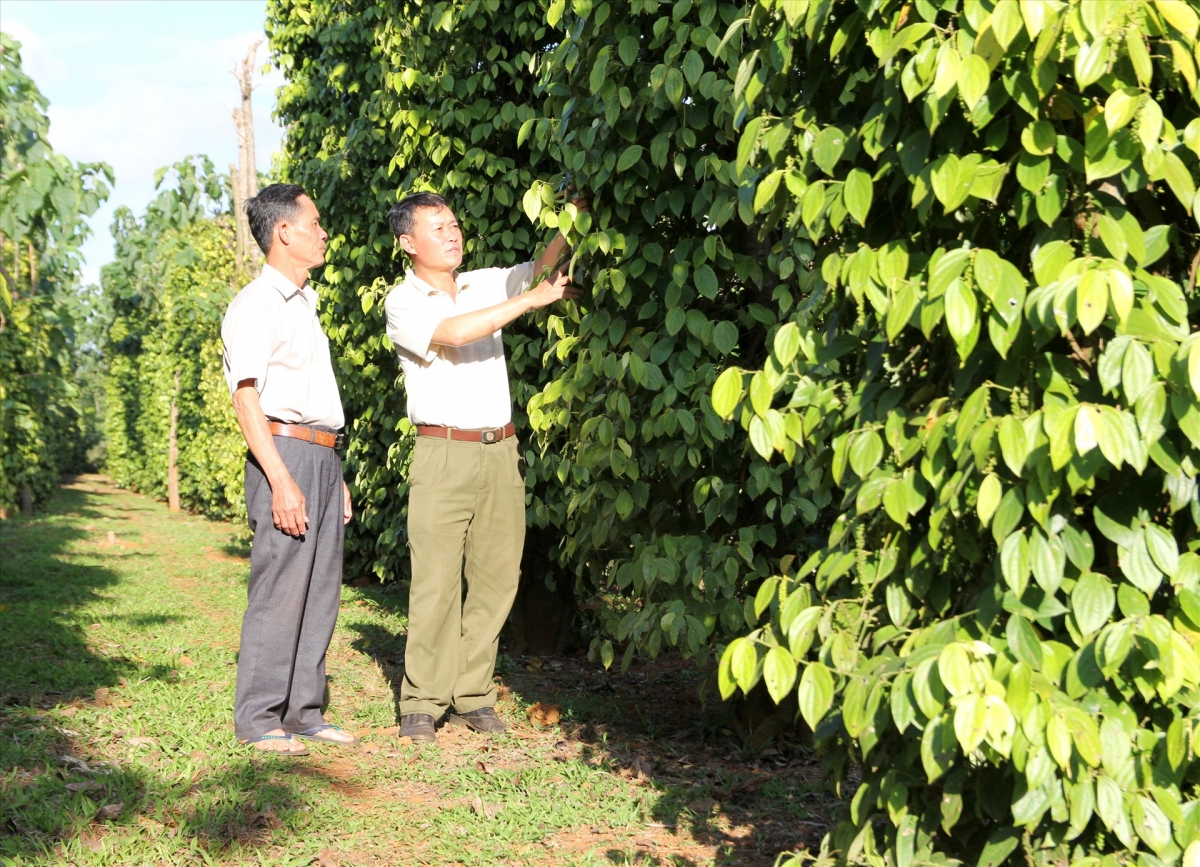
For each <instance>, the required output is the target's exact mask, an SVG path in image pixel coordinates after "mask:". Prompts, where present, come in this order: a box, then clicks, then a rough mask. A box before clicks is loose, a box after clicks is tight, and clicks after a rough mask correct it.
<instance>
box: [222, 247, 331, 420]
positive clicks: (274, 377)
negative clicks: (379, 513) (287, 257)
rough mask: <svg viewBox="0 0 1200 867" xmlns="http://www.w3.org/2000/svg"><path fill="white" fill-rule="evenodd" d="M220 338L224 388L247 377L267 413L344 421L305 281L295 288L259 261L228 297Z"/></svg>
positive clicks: (233, 388)
mask: <svg viewBox="0 0 1200 867" xmlns="http://www.w3.org/2000/svg"><path fill="white" fill-rule="evenodd" d="M221 340H222V341H223V342H224V344H225V354H224V357H223V361H224V366H225V380H226V382H228V383H229V392H230V394H232V393H233V392H234V391H236V390H237V385H238V383H239V382H242V381H243V380H247V379H253V380H254V386H255V388H256V389H257V390H258V400H259V403H260V404H261V405H262V409H263V412H264V413H265V414H266V415H267V416H268V417H269V418H275V419H279V421H282V422H287V423H289V424H307V425H321V426H323V427H329V428H333V429H335V430H337V429H340V428H341V427H342V425H343V424H345V420H346V419H345V415H344V414H343V413H342V398H341V395H340V394H338V387H337V380H335V379H334V377H333V360H332V359H331V357H330V354H329V338H328V337H326V336H325V332H324V331H322V330H321V321H320V320H319V319H318V318H317V292H316V290H315V289H313V288H312V287H311V286H307V285H306V286H304V287H303V288H301V287H299V286H297V285H296V284H295V283H293V282H292V281H291V280H289V279H288V278H287V277H285V276H283V274H281V273H280V272H279V271H277V270H275V269H274V268H272V267H271V266H270V265H264V266H263V269H262V273H261V274H260V275H259V276H258V277H257V278H256V279H255V280H252V281H251V282H250V283H249V284H248V285H247V286H246V288H245V289H243V290H242V291H241V292H239V293H238V294H237V296H236V297H234V299H233V301H231V302H230V304H229V309H228V310H226V311H225V320H224V322H222V324H221Z"/></svg>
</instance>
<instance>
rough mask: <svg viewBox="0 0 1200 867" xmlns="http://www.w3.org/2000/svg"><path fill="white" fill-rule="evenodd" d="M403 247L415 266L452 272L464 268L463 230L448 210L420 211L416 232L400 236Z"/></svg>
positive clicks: (417, 217)
mask: <svg viewBox="0 0 1200 867" xmlns="http://www.w3.org/2000/svg"><path fill="white" fill-rule="evenodd" d="M400 246H401V247H402V248H403V249H404V252H406V253H408V255H410V256H412V258H413V262H415V263H417V264H418V265H421V266H423V267H426V268H430V269H433V270H435V271H453V270H454V269H456V268H457V267H458V266H459V265H461V264H462V258H463V252H462V229H460V228H459V226H458V220H456V219H455V217H454V212H453V211H451V210H450V209H449V208H418V209H417V212H416V213H415V214H414V215H413V230H412V232H411V233H410V234H407V235H401V236H400Z"/></svg>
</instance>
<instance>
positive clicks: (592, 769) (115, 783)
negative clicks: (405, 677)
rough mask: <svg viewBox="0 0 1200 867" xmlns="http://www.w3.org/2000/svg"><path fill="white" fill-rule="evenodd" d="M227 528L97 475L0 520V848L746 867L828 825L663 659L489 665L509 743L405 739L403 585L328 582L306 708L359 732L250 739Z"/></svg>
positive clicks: (820, 801) (774, 756)
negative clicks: (239, 722)
mask: <svg viewBox="0 0 1200 867" xmlns="http://www.w3.org/2000/svg"><path fill="white" fill-rule="evenodd" d="M236 538H237V534H236V532H235V528H233V527H232V526H231V525H228V524H221V523H216V522H212V521H207V520H204V519H202V518H198V517H196V516H192V515H186V514H179V513H171V512H168V511H167V510H166V508H165V507H164V506H162V505H161V504H159V503H157V502H155V501H153V500H151V499H149V498H147V497H143V496H139V495H136V494H132V493H129V492H127V491H122V490H118V489H116V488H114V487H112V486H111V485H109V484H108V483H107V481H106V480H105V479H103V478H102V477H99V476H83V477H80V478H78V479H76V480H75V481H74V482H73V483H71V484H68V485H65V486H64V487H63V489H62V490H61V492H60V494H59V495H58V496H57V498H56V499H55V500H54V501H53V502H52V503H50V504H48V506H47V507H46V509H45V511H44V512H43V513H42V514H40V515H39V516H37V517H36V518H33V519H15V520H10V521H6V522H3V523H0V660H2V662H0V863H3V864H4V865H6V867H7V865H35V864H36V865H42V864H71V865H75V864H77V865H126V864H129V865H141V864H145V865H182V864H197V865H200V864H204V865H212V864H224V865H241V864H256V865H263V867H266V865H281V867H282V865H310V864H313V865H321V867H339V865H407V864H414V865H415V864H422V865H424V864H430V865H442V864H460V865H491V864H513V865H516V864H522V865H524V864H529V865H597V867H598V865H605V867H612V865H625V864H629V865H634V864H636V865H664V867H665V865H710V864H721V865H733V864H740V865H748V867H749V865H770V864H773V863H774V861H775V856H776V855H777V854H778V853H779V852H780V851H781V850H785V849H795V848H798V847H802V846H806V845H807V846H814V845H815V844H816V843H817V842H818V841H819V840H820V837H821V836H822V834H823V833H824V832H825V831H826V830H827V829H828V827H829V824H830V822H831V820H832V814H833V810H834V804H833V802H831V801H830V800H829V799H828V798H827V797H826V796H824V795H821V794H820V793H819V792H820V789H819V771H818V769H817V766H816V765H815V763H814V761H813V760H812V758H811V757H810V756H809V755H808V753H807V752H806V751H805V750H804V749H803V748H800V747H789V746H779V745H776V746H774V747H769V748H767V749H766V750H763V751H761V752H759V753H758V754H757V755H754V756H748V755H744V754H743V753H742V752H740V750H739V749H738V745H739V743H740V741H739V739H738V738H736V737H733V736H731V735H730V734H729V732H728V731H727V730H726V729H724V728H722V723H721V719H722V717H721V715H720V712H719V711H718V710H714V709H713V708H712V707H710V706H706V705H704V704H703V703H702V702H701V699H700V694H701V693H700V690H699V687H700V685H701V680H702V676H701V675H700V674H697V673H696V672H695V671H694V669H692V668H690V667H689V666H688V665H686V664H684V663H682V662H681V661H679V660H671V659H661V660H658V661H653V662H645V663H637V664H635V665H633V666H632V667H631V668H630V670H629V671H628V672H626V673H624V674H619V673H615V672H612V673H610V672H606V671H604V670H603V668H601V667H599V666H598V665H596V664H593V663H589V662H588V661H587V660H586V659H585V658H583V657H582V656H569V657H561V658H525V657H516V658H513V657H509V656H507V655H504V656H502V657H501V660H500V664H499V666H498V675H497V676H498V680H499V683H500V686H499V690H500V695H501V700H500V705H499V711H500V713H501V716H502V717H504V718H505V719H506V720H507V721H508V722H509V723H510V725H511V726H512V728H511V731H510V733H509V734H507V735H504V736H501V737H494V738H489V737H486V736H483V735H479V734H475V733H472V732H469V731H467V730H465V729H461V728H457V727H454V726H450V725H448V726H445V727H443V728H442V729H441V730H440V731H439V734H438V743H437V745H436V746H428V747H418V746H414V745H406V744H402V743H401V742H400V741H399V740H398V739H397V729H396V722H397V721H396V703H395V689H396V686H397V685H398V684H399V680H400V672H401V666H402V663H403V647H404V644H403V642H404V628H405V616H404V598H403V597H404V594H403V592H401V591H402V588H382V587H367V588H350V587H347V588H345V590H344V591H343V595H342V608H341V614H340V616H339V622H338V628H337V632H336V634H335V636H334V639H333V643H332V645H331V647H330V653H329V661H328V665H327V670H328V675H329V687H328V702H329V706H328V711H327V714H326V716H327V719H328V720H329V721H330V722H333V723H336V724H339V725H341V726H343V727H344V728H346V729H348V730H350V731H353V732H355V733H356V734H357V735H358V737H359V739H360V743H359V745H358V746H356V747H352V748H343V747H335V746H331V745H324V744H312V745H310V749H311V750H312V754H311V755H310V756H308V757H303V758H284V757H276V756H271V755H266V754H259V753H252V752H251V751H250V750H249V749H248V748H246V747H242V746H239V745H238V744H237V742H236V740H235V739H234V736H233V730H232V725H231V713H232V705H233V690H234V681H235V679H236V664H237V648H238V634H239V629H240V623H241V613H242V611H243V609H244V607H245V581H246V576H247V572H248V560H247V559H246V557H247V551H246V549H245V547H244V545H241V544H239V543H238V542H236Z"/></svg>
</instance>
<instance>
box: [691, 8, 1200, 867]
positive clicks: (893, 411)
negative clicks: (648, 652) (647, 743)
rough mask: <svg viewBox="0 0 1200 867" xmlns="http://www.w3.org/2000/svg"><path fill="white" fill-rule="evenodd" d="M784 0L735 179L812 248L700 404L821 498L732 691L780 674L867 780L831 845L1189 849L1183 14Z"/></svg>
mask: <svg viewBox="0 0 1200 867" xmlns="http://www.w3.org/2000/svg"><path fill="white" fill-rule="evenodd" d="M771 6H772V4H770V3H759V4H752V5H750V6H748V7H747V8H746V9H745V10H744V13H745V15H744V17H743V18H740V19H739V21H738V22H737V23H736V24H735V27H734V28H732V29H731V33H735V32H736V33H737V35H736V36H734V37H733V38H731V39H730V40H729V41H728V43H727V44H728V45H729V46H730V50H731V51H734V52H740V53H741V55H742V57H743V59H742V60H741V61H739V62H738V63H737V70H738V71H737V79H736V87H735V98H736V102H735V106H734V110H735V111H736V112H739V113H742V114H745V115H746V116H747V117H748V118H750V119H749V121H748V122H747V123H746V125H745V130H744V132H743V135H742V138H741V141H740V144H739V150H738V161H737V171H738V173H739V177H740V178H741V179H742V182H743V185H744V186H743V189H747V190H751V191H753V208H754V212H755V215H756V217H755V218H756V219H758V220H761V221H762V226H763V229H764V230H767V231H772V232H777V233H778V237H779V238H780V243H781V244H784V245H786V244H788V243H789V239H792V238H797V239H810V240H812V241H813V242H814V243H815V244H816V253H815V255H814V257H813V267H812V268H811V270H807V271H805V272H802V273H800V274H799V277H798V280H797V281H796V283H795V286H796V290H797V294H798V295H801V296H803V298H804V302H803V304H802V305H801V306H800V308H799V310H798V311H797V312H796V315H795V316H794V317H792V318H791V320H790V321H789V322H788V323H787V324H785V325H784V326H783V327H781V328H780V329H778V330H777V331H776V332H775V333H774V335H773V337H772V342H771V346H772V352H771V355H770V357H769V358H768V359H767V360H766V362H765V363H764V364H763V365H761V366H759V367H760V369H758V370H756V371H754V372H753V374H752V375H747V374H744V373H743V372H742V371H741V370H739V369H735V368H731V369H730V370H728V371H727V372H725V373H724V374H722V376H721V378H720V380H719V381H718V383H717V385H716V388H715V390H714V393H713V398H714V404H715V406H716V408H717V411H718V412H720V413H722V414H723V415H726V416H734V417H737V418H738V419H739V420H740V422H741V424H742V425H743V426H744V427H745V428H746V429H747V430H748V432H749V440H750V442H751V443H752V445H753V447H754V449H755V450H756V451H758V452H759V453H761V454H763V455H768V456H769V455H772V454H774V453H777V452H781V453H782V454H783V457H784V458H785V459H786V461H788V462H790V463H794V464H797V465H800V464H803V465H804V466H805V467H806V472H807V473H808V474H809V475H810V477H811V478H812V479H813V480H814V481H815V482H816V483H818V484H819V485H820V486H821V488H822V489H824V490H828V491H830V492H831V493H833V494H834V495H835V499H836V501H837V503H838V505H837V506H836V507H835V508H834V509H833V510H831V512H830V518H831V519H832V522H831V524H830V526H829V531H828V536H827V538H826V539H825V540H823V544H821V545H820V546H819V547H817V548H816V549H815V550H812V551H811V552H809V551H801V552H799V553H800V554H801V557H800V559H801V560H803V563H802V565H800V566H799V568H798V569H794V570H789V569H786V568H785V569H784V570H783V572H784V575H783V576H781V577H780V578H778V579H776V580H772V581H769V582H766V583H764V584H763V585H762V587H761V588H760V589H759V592H758V596H757V600H756V604H755V611H756V613H758V614H759V615H761V616H762V617H763V618H764V619H765V623H764V625H762V626H761V627H759V628H756V629H755V630H754V631H753V632H752V633H751V634H750V635H749V636H748V637H746V638H743V639H739V640H737V641H735V642H734V643H732V644H731V645H730V646H729V648H728V649H727V651H726V653H725V655H724V657H723V660H722V667H721V680H722V691H723V692H724V693H725V694H727V695H728V694H732V692H733V691H734V690H735V689H736V688H737V686H738V685H740V686H741V687H742V688H748V687H750V686H751V684H753V683H754V682H755V681H757V680H758V679H759V678H760V677H762V678H763V679H765V681H766V684H767V687H768V688H769V689H770V691H771V693H772V694H773V695H776V696H782V695H783V694H786V693H788V692H790V691H791V690H792V689H793V687H794V686H795V685H796V683H797V681H798V684H799V685H798V689H797V695H798V698H799V705H800V711H801V713H802V714H803V716H804V718H805V720H806V721H807V722H808V723H809V724H810V725H811V726H812V727H813V728H814V729H815V733H816V737H817V740H818V743H819V744H821V745H823V746H825V747H826V748H827V749H828V750H829V756H830V758H831V760H832V766H833V767H834V769H835V774H836V778H837V779H838V780H839V781H841V780H844V779H845V778H846V772H847V768H848V765H849V763H850V762H854V763H856V764H857V765H858V767H859V769H860V770H861V773H862V783H861V784H860V786H859V787H858V789H857V792H856V793H855V794H854V799H853V804H852V807H851V813H850V817H849V818H848V820H847V821H845V822H844V823H843V824H842V825H841V826H840V827H839V828H838V829H837V831H836V832H835V834H834V835H833V838H832V840H831V841H829V844H830V850H831V852H835V853H836V856H837V858H838V859H841V860H846V861H858V860H863V861H866V862H869V863H871V864H879V865H882V864H884V863H888V864H895V865H897V867H904V865H908V864H912V863H917V862H922V863H928V862H930V861H944V860H945V859H958V860H963V861H967V862H975V861H977V862H978V863H979V864H989V865H991V864H998V863H1000V862H1001V861H1004V860H1005V859H1006V858H1009V857H1010V855H1011V858H1012V860H1013V861H1014V862H1015V861H1018V860H1021V861H1025V862H1026V863H1030V864H1059V863H1068V862H1069V863H1072V864H1085V863H1099V862H1100V859H1101V858H1103V859H1104V863H1106V864H1118V863H1129V862H1131V861H1132V859H1134V858H1135V857H1136V858H1137V860H1138V863H1139V864H1148V865H1149V864H1178V863H1181V862H1182V863H1185V864H1187V865H1194V864H1196V863H1198V861H1200V798H1198V791H1197V787H1198V784H1200V763H1198V762H1197V760H1196V755H1195V736H1196V730H1197V724H1198V723H1200V659H1198V657H1197V648H1198V647H1200V555H1198V554H1197V553H1196V551H1197V549H1200V503H1198V501H1197V497H1196V490H1197V488H1196V478H1195V476H1196V471H1197V464H1200V403H1198V400H1197V398H1198V396H1200V335H1198V334H1197V333H1195V330H1194V329H1195V328H1196V324H1195V323H1196V321H1197V320H1196V311H1197V309H1200V298H1198V297H1197V295H1196V293H1195V286H1194V283H1195V268H1196V261H1197V260H1196V259H1195V258H1193V257H1194V256H1196V255H1198V254H1200V250H1198V247H1197V243H1196V234H1195V233H1194V231H1193V229H1194V228H1195V216H1196V215H1195V213H1194V212H1193V209H1194V207H1195V205H1196V204H1197V202H1196V200H1195V194H1196V185H1197V181H1196V179H1197V176H1198V174H1200V173H1198V171H1197V155H1200V116H1198V111H1197V100H1196V98H1195V96H1194V94H1195V93H1196V71H1195V60H1194V57H1195V48H1196V37H1197V30H1198V28H1200V18H1198V17H1197V14H1196V11H1195V10H1194V8H1192V6H1191V4H1187V3H1183V2H1175V0H1167V2H1163V0H1155V2H1154V3H1134V2H1128V3H1127V2H1120V0H1114V2H1103V0H1089V2H1085V3H1073V4H1069V5H1068V4H1066V3H1058V2H1042V3H1030V2H1021V3H1019V4H1018V3H1017V2H1013V0H1001V2H996V3H979V2H975V3H972V2H962V3H959V2H945V3H940V4H934V3H929V2H916V3H915V4H912V5H905V4H901V3H898V2H897V3H887V2H883V3H869V4H868V3H859V4H857V5H856V6H855V7H849V6H847V5H844V6H842V7H840V8H838V9H837V10H836V12H834V11H833V10H832V9H831V7H830V5H829V4H828V3H818V2H812V3H806V2H799V3H784V4H780V7H781V8H779V9H778V10H775V9H772V8H771ZM733 65H734V64H732V63H731V67H732V66H733ZM797 69H805V70H810V72H806V73H805V74H804V75H803V76H801V77H800V78H799V79H798V78H797V76H796V71H797ZM1185 284H1186V286H1185Z"/></svg>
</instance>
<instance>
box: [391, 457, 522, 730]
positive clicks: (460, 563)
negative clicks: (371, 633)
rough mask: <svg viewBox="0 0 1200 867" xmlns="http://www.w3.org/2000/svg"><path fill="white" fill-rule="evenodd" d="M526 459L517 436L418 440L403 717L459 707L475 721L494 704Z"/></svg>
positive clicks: (512, 591) (517, 551) (516, 562)
mask: <svg viewBox="0 0 1200 867" xmlns="http://www.w3.org/2000/svg"><path fill="white" fill-rule="evenodd" d="M519 460H520V458H519V456H518V452H517V440H516V438H515V437H510V438H508V439H505V440H501V441H500V442H498V443H492V444H487V445H485V444H483V443H470V442H455V441H452V440H443V439H437V438H434V437H417V442H416V447H415V449H414V452H413V458H412V464H411V465H410V467H409V495H408V547H409V553H410V555H411V557H412V584H411V587H410V589H409V594H408V643H407V645H406V647H405V651H404V681H403V683H402V684H401V687H400V714H401V715H402V716H404V715H407V714H410V713H427V714H430V715H432V716H433V717H434V718H435V719H437V718H439V717H441V716H442V714H443V713H445V712H446V711H447V710H448V709H451V708H452V709H454V710H456V711H458V712H459V713H469V712H470V711H473V710H478V709H479V708H481V707H492V706H493V705H495V703H496V686H495V684H494V683H493V682H492V673H493V671H494V669H495V665H496V651H497V649H498V648H499V644H500V629H501V627H503V626H504V621H505V620H506V619H507V618H508V612H509V609H511V608H512V603H513V599H514V598H515V597H516V595H517V579H518V577H519V575H520V570H521V551H522V549H523V547H524V545H525V480H524V478H523V477H522V474H521V469H520V466H519ZM464 564H465V565H464ZM464 585H465V587H464ZM464 589H465V595H464Z"/></svg>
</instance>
